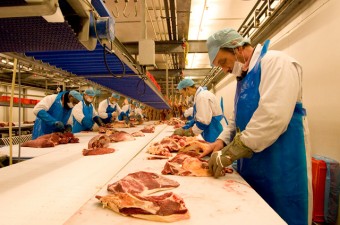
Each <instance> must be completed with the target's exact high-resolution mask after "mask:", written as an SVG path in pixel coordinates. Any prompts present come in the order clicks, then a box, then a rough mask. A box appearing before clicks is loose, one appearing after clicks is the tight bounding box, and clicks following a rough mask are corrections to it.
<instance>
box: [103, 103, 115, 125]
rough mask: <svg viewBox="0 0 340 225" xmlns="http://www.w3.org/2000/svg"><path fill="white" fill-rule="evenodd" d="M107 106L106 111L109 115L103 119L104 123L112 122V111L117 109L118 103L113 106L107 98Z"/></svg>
mask: <svg viewBox="0 0 340 225" xmlns="http://www.w3.org/2000/svg"><path fill="white" fill-rule="evenodd" d="M107 105H108V106H107V108H106V113H107V115H108V117H107V118H106V119H102V121H103V122H104V123H111V118H112V115H111V113H113V112H115V111H116V110H117V105H115V107H112V106H111V105H110V103H109V100H108V99H107Z"/></svg>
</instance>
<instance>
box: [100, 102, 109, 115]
mask: <svg viewBox="0 0 340 225" xmlns="http://www.w3.org/2000/svg"><path fill="white" fill-rule="evenodd" d="M107 107H108V104H107V99H105V100H103V101H101V102H100V103H99V106H98V115H99V117H100V118H102V119H106V118H108V117H109V115H108V114H107V113H106V109H107Z"/></svg>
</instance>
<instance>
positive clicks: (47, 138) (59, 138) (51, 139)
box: [21, 132, 79, 148]
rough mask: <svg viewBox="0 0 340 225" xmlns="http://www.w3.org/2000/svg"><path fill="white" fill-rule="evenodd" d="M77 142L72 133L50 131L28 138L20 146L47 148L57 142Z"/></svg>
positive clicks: (57, 143)
mask: <svg viewBox="0 0 340 225" xmlns="http://www.w3.org/2000/svg"><path fill="white" fill-rule="evenodd" d="M67 143H79V139H78V138H76V137H74V135H73V134H72V133H59V132H55V133H51V134H45V135H42V136H40V137H38V138H37V139H35V140H29V141H26V142H24V143H22V144H21V147H32V148H49V147H54V146H56V145H59V144H67Z"/></svg>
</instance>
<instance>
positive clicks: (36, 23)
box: [0, 0, 114, 52]
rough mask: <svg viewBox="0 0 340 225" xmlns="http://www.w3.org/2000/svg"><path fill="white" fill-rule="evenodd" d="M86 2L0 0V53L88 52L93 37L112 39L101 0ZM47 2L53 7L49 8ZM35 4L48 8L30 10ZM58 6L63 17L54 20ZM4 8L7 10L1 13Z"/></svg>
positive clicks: (110, 22) (93, 45)
mask: <svg viewBox="0 0 340 225" xmlns="http://www.w3.org/2000/svg"><path fill="white" fill-rule="evenodd" d="M89 2H90V1H83V0H59V1H57V0H40V1H39V0H36V1H29V0H26V1H23V0H12V1H5V3H4V2H2V3H0V15H1V16H0V24H1V26H0V40H1V44H0V52H28V51H54V50H90V51H92V50H94V49H95V48H96V45H97V38H99V39H108V40H109V41H113V39H114V21H113V18H112V17H111V15H110V13H109V11H108V10H107V9H106V7H105V5H104V3H103V2H102V0H92V3H91V4H90V3H89ZM43 5H44V6H43ZM51 5H53V6H54V7H49V6H51ZM37 7H41V8H49V9H50V10H42V11H41V12H39V10H37V11H38V12H36V13H30V11H31V10H32V9H35V8H37ZM24 8H26V11H27V12H26V11H25V10H23V9H24ZM59 9H60V11H61V16H60V15H59V17H63V18H64V19H65V21H64V22H60V18H59V19H56V20H55V18H56V17H58V10H59ZM6 10H8V12H7V13H3V12H4V11H6ZM6 15H7V16H6ZM53 15H54V16H53ZM50 21H52V22H53V23H51V22H50ZM55 21H56V22H55Z"/></svg>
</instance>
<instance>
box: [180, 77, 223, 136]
mask: <svg viewBox="0 0 340 225" xmlns="http://www.w3.org/2000/svg"><path fill="white" fill-rule="evenodd" d="M177 89H178V90H179V91H180V93H181V94H182V95H183V96H184V97H186V96H190V95H194V106H193V117H194V120H193V121H194V123H192V124H190V125H189V126H191V127H188V128H187V127H185V128H187V129H184V128H183V127H182V128H178V129H176V130H175V132H174V134H177V135H185V136H190V135H198V134H201V135H202V137H203V139H204V140H205V141H207V142H214V141H215V140H216V138H217V137H218V136H219V134H220V133H221V132H222V130H223V127H227V124H228V123H227V120H226V118H225V117H224V115H223V112H222V109H221V106H220V105H219V103H218V101H217V99H216V96H215V95H214V94H213V93H211V92H210V91H208V90H207V88H206V87H196V86H195V84H194V81H193V80H192V79H190V78H186V79H183V80H182V81H181V82H179V83H178V85H177Z"/></svg>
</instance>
